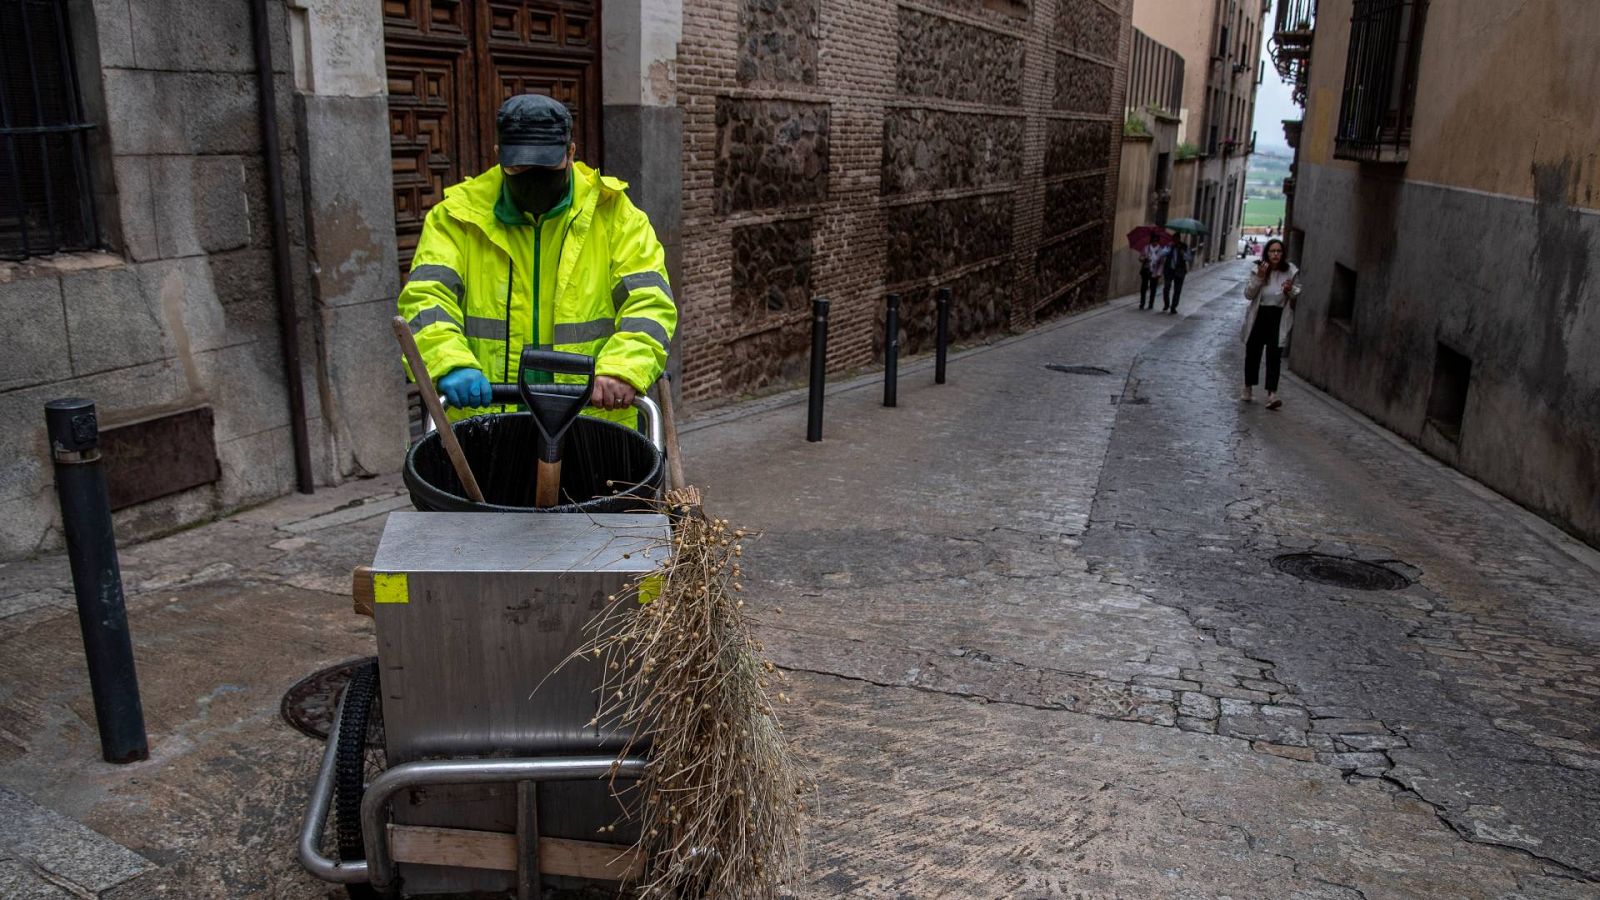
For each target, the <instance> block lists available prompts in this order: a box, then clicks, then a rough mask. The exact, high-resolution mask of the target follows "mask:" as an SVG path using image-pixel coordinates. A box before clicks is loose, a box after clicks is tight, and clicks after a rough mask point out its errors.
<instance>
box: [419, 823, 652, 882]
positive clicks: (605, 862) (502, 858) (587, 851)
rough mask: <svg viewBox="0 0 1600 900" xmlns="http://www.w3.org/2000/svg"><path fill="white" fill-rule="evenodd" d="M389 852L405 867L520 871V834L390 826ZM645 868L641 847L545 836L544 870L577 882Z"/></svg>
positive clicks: (629, 875)
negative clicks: (518, 849)
mask: <svg viewBox="0 0 1600 900" xmlns="http://www.w3.org/2000/svg"><path fill="white" fill-rule="evenodd" d="M389 854H390V855H391V856H392V857H393V858H394V861H395V862H399V863H419V864H425V865H433V866H461V867H464V868H469V869H495V870H498V871H503V872H515V871H517V858H518V852H517V836H516V835H515V834H506V833H503V832H498V831H475V830H472V829H468V828H433V827H429V826H426V825H390V826H389ZM643 868H644V858H643V857H642V856H641V855H640V853H639V848H638V847H627V846H623V845H620V844H602V843H598V842H595V841H574V840H568V839H565V838H552V837H541V838H539V871H540V872H542V873H544V874H546V875H565V876H569V877H572V878H603V879H608V880H611V881H621V880H624V879H627V878H632V877H635V876H637V875H638V874H639V873H640V872H641V871H642V870H643Z"/></svg>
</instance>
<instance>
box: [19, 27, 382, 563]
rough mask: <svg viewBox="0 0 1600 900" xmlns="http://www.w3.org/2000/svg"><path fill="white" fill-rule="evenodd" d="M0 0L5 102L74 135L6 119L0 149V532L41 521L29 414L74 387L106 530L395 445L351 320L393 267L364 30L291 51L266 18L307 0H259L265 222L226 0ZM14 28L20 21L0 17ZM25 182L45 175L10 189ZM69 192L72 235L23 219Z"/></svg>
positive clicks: (354, 467)
mask: <svg viewBox="0 0 1600 900" xmlns="http://www.w3.org/2000/svg"><path fill="white" fill-rule="evenodd" d="M6 7H7V8H6V10H5V13H6V15H7V20H6V21H5V22H4V23H3V25H0V27H4V28H5V29H6V31H7V32H8V40H7V43H6V46H7V52H6V54H5V55H6V60H5V61H4V63H3V65H4V66H5V78H6V81H7V90H8V92H10V91H15V93H13V94H12V97H13V98H15V97H18V96H28V93H25V92H24V91H25V89H26V88H28V87H37V88H38V90H39V94H38V96H39V97H40V98H41V99H40V103H39V106H37V107H33V108H30V109H28V110H24V111H23V112H24V113H25V116H24V118H23V119H22V120H21V121H20V122H18V120H16V119H13V120H12V122H13V123H15V124H23V125H33V124H35V123H37V127H44V128H57V129H60V128H63V127H67V128H72V129H74V130H69V131H64V132H57V133H63V134H81V135H82V136H83V138H82V143H81V144H78V145H77V146H70V145H69V144H67V143H62V144H59V145H53V146H47V148H46V149H47V150H48V152H47V153H46V154H43V155H41V154H38V153H36V152H34V151H36V149H37V145H35V144H32V143H31V140H32V138H30V137H29V136H27V135H25V134H20V133H11V134H8V135H6V137H5V140H6V142H7V143H8V144H10V146H8V147H6V148H4V149H6V150H7V151H8V153H11V152H15V153H16V154H17V155H16V156H11V157H9V158H10V159H11V162H10V163H9V164H8V165H9V166H15V168H14V169H13V170H12V171H9V172H7V173H5V174H6V176H8V177H3V178H0V191H4V192H6V196H5V200H6V201H7V202H6V204H5V206H4V211H3V213H0V244H3V245H4V247H5V253H4V254H3V255H4V256H6V257H8V260H6V261H0V308H3V309H4V311H5V317H6V320H7V321H9V322H11V323H12V327H13V334H14V335H16V339H15V340H14V341H13V343H12V346H11V348H10V349H9V351H8V352H7V353H6V354H5V358H4V362H3V363H0V366H3V369H0V409H3V411H4V414H5V416H6V419H7V420H8V421H9V422H10V423H11V427H9V428H8V429H7V430H6V432H5V435H4V437H0V557H15V556H17V555H22V554H26V553H30V552H34V551H38V550H45V549H51V548H53V547H55V546H58V545H59V544H60V541H61V538H60V532H59V527H58V521H57V512H56V502H55V497H54V492H53V488H52V474H51V465H50V461H49V453H48V447H47V446H46V441H45V435H44V428H43V421H44V420H43V405H44V403H45V402H46V401H48V400H51V399H54V398H59V397H64V396H84V397H87V398H89V399H92V400H94V401H95V402H96V403H97V404H98V409H99V414H100V425H101V427H102V429H103V431H104V432H105V437H106V441H107V459H106V465H107V468H108V473H109V476H110V478H111V482H112V483H111V495H112V502H113V505H114V506H117V507H119V508H120V511H119V512H118V527H119V533H120V534H122V535H123V536H137V535H140V534H148V533H151V532H155V531H160V530H166V529H170V528H173V527H177V526H180V525H183V524H187V523H189V522H193V521H196V520H200V519H204V518H208V517H210V516H213V515H216V514H217V513H220V512H223V511H226V510H231V509H237V508H240V507H242V506H246V505H249V504H252V503H258V502H261V501H264V500H267V499H269V498H271V497H275V496H278V495H280V494H283V493H285V492H288V491H291V490H293V489H294V488H295V486H296V484H297V483H299V482H300V479H301V478H302V477H303V478H305V479H306V480H307V482H308V483H312V484H315V483H322V484H326V483H329V482H332V481H337V480H338V479H340V478H344V477H350V476H357V475H362V474H367V473H377V472H384V471H392V470H393V469H395V468H396V466H398V465H399V461H400V454H401V452H402V450H403V447H404V443H403V442H404V438H405V426H404V392H403V388H402V387H401V381H400V376H399V374H398V372H396V371H395V369H394V367H393V365H392V363H391V361H390V357H391V356H392V354H391V353H390V352H389V348H388V347H387V346H383V345H382V344H380V343H376V342H373V341H371V340H370V338H369V335H370V334H372V333H374V332H375V331H376V330H377V329H379V328H381V327H383V326H384V323H385V321H386V318H387V315H391V314H392V312H391V310H392V306H390V305H389V304H390V303H391V302H392V298H393V295H394V290H395V278H396V276H395V267H394V262H393V260H394V244H393V226H392V217H388V216H386V209H387V205H388V204H387V199H386V198H387V195H388V191H389V187H388V172H387V169H386V167H385V166H384V165H383V160H384V159H385V158H386V156H387V139H386V134H387V123H386V121H385V118H386V116H385V112H384V101H383V89H384V83H383V75H382V55H381V47H380V52H379V53H378V54H377V55H371V54H365V55H363V54H361V53H358V52H354V51H352V50H349V49H348V48H346V50H345V51H344V52H332V53H328V54H324V55H323V56H322V57H321V58H319V59H317V60H316V61H315V63H310V62H309V61H308V60H305V59H303V58H297V54H296V53H295V48H294V46H293V44H292V42H291V39H290V34H291V30H292V24H293V23H294V22H296V21H300V22H301V24H302V25H304V24H305V21H304V20H305V18H306V17H307V15H308V11H307V9H306V8H305V7H306V4H285V3H283V2H273V3H268V4H266V14H267V28H266V30H265V34H266V36H267V41H268V45H269V47H270V50H271V57H272V61H273V65H272V69H271V71H270V73H269V75H268V78H269V81H270V84H271V86H272V88H273V93H274V94H275V100H276V107H277V108H276V110H275V121H276V123H277V126H278V137H279V140H278V143H277V146H276V147H275V148H273V149H274V150H275V151H276V154H277V156H278V158H279V161H280V163H281V166H282V171H283V192H284V196H285V204H284V216H283V221H282V225H283V227H284V228H285V230H286V235H287V242H286V244H283V245H280V244H279V243H278V242H277V241H276V240H275V238H274V225H275V217H274V215H273V209H272V204H271V203H270V202H269V196H270V193H269V179H268V175H267V172H268V153H269V148H268V147H267V146H266V143H265V142H264V140H263V137H262V129H261V127H260V120H259V96H260V91H259V89H260V84H259V82H258V75H259V70H258V66H257V62H256V57H255V53H254V39H255V36H256V30H255V29H254V28H252V25H251V7H250V5H249V4H248V3H232V4H212V3H207V2H201V0H136V2H131V3H129V2H101V0H69V2H65V3H44V2H39V0H27V2H22V3H15V4H7V5H6ZM19 30H22V31H26V32H27V33H28V34H29V40H28V41H25V42H24V41H20V40H19V41H17V42H15V43H13V41H12V40H11V39H10V38H11V37H14V36H16V35H17V33H18V31H19ZM52 42H54V47H59V48H61V49H62V51H64V52H61V53H56V52H53V50H54V48H53V47H52ZM23 48H26V52H16V53H13V52H12V50H13V49H18V50H21V49H23ZM13 111H14V110H13ZM313 147H314V148H315V151H314V152H309V148H313ZM374 159H376V160H377V161H378V164H377V165H376V166H374V165H372V164H371V161H372V160H374ZM74 163H77V164H79V165H80V168H79V169H78V171H77V172H76V173H74V174H73V175H71V176H70V177H69V176H64V175H63V173H64V172H66V171H68V170H70V169H71V167H72V166H73V165H74ZM47 167H48V171H49V172H50V174H49V175H48V176H46V175H45V171H46V168H47ZM63 178H66V179H67V180H63ZM79 179H81V180H79ZM41 183H49V184H50V192H49V195H48V196H46V195H45V194H44V193H43V192H41V191H36V190H34V187H35V186H37V185H40V184H41ZM68 196H73V197H77V196H82V197H83V198H84V199H85V200H86V201H87V205H86V206H84V207H82V211H83V212H84V213H86V214H87V219H86V226H85V228H86V232H87V233H86V235H85V236H84V238H83V239H82V240H70V241H63V240H59V239H58V240H55V241H43V242H41V240H40V238H41V235H40V226H41V224H43V223H47V222H49V223H55V224H59V223H60V221H61V220H62V217H63V216H64V215H70V214H71V213H73V212H75V211H77V210H78V209H79V208H78V207H75V206H73V205H72V203H69V202H64V200H65V198H67V197H68ZM73 202H75V201H73ZM23 232H26V233H28V234H29V235H30V236H31V237H30V238H29V239H28V240H27V241H22V240H19V238H18V235H20V234H22V233H23ZM62 236H64V235H62ZM280 246H281V248H282V249H283V251H284V252H285V253H286V254H287V257H288V271H289V272H290V282H291V283H290V284H289V285H287V287H289V288H290V289H291V292H292V295H293V301H292V302H293V304H294V307H293V312H294V315H295V317H296V319H297V321H298V322H299V323H300V326H301V327H300V340H299V341H298V345H297V349H298V355H299V357H300V366H299V369H298V371H291V367H290V366H288V365H286V363H285V352H284V351H285V344H284V341H283V340H282V331H281V330H280V321H281V317H280V313H279V301H278V293H277V288H278V279H277V275H276V269H277V266H276V265H275V263H276V257H275V255H274V254H275V251H276V250H277V249H279V247H280ZM293 383H297V384H298V387H299V389H300V393H301V396H302V397H303V398H304V413H303V416H302V418H301V421H302V422H303V424H304V434H305V438H306V440H305V445H304V446H305V454H304V455H305V457H306V463H307V465H306V466H305V467H304V469H305V470H304V471H300V470H299V467H297V465H296V457H297V453H296V448H295V436H294V432H295V428H294V427H293V425H292V419H291V412H290V402H289V387H290V385H291V384H293ZM113 448H115V450H114V451H113Z"/></svg>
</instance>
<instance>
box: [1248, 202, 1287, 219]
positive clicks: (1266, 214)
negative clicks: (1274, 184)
mask: <svg viewBox="0 0 1600 900" xmlns="http://www.w3.org/2000/svg"><path fill="white" fill-rule="evenodd" d="M1283 206H1284V201H1283V200H1282V199H1281V198H1280V199H1276V200H1257V199H1255V198H1251V197H1247V198H1245V201H1244V224H1245V225H1272V226H1276V225H1277V224H1278V221H1279V220H1280V219H1282V218H1283Z"/></svg>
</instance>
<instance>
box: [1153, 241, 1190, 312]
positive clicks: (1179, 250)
mask: <svg viewBox="0 0 1600 900" xmlns="http://www.w3.org/2000/svg"><path fill="white" fill-rule="evenodd" d="M1193 263H1194V253H1193V252H1192V251H1191V250H1190V249H1189V245H1188V244H1187V243H1185V242H1184V240H1183V239H1182V238H1179V239H1178V242H1177V243H1175V244H1173V245H1172V246H1171V247H1168V248H1167V265H1166V277H1165V279H1163V281H1162V282H1161V311H1162V312H1167V313H1171V314H1172V315H1177V314H1178V301H1179V300H1182V299H1183V279H1184V278H1185V277H1186V276H1187V275H1188V274H1189V266H1190V265H1191V264H1193Z"/></svg>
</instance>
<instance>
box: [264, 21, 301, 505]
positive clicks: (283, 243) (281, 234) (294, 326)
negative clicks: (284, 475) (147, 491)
mask: <svg viewBox="0 0 1600 900" xmlns="http://www.w3.org/2000/svg"><path fill="white" fill-rule="evenodd" d="M250 24H251V30H252V32H253V33H254V38H255V50H256V88H257V103H258V106H259V108H260V112H261V156H262V158H263V159H264V160H266V164H267V202H268V205H269V206H270V207H271V212H270V214H271V216H272V268H273V279H274V281H276V283H277V285H276V287H277V295H278V332H279V334H280V335H281V336H282V338H283V380H284V383H285V385H287V386H288V388H289V430H290V432H291V433H292V434H293V435H294V473H295V485H296V487H297V488H298V489H299V491H300V493H302V494H309V493H312V492H313V490H314V489H315V485H314V484H313V481H312V477H311V438H310V436H309V435H308V434H307V432H306V395H305V386H304V384H303V383H302V381H301V377H300V318H299V316H298V315H297V314H296V312H295V301H294V281H293V279H292V278H291V277H290V263H289V218H288V213H287V212H286V211H285V208H284V201H283V156H282V154H281V153H280V152H279V146H278V102H277V97H276V92H275V91H274V90H273V83H272V78H273V75H272V35H271V34H270V33H269V31H268V26H267V0H250Z"/></svg>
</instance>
